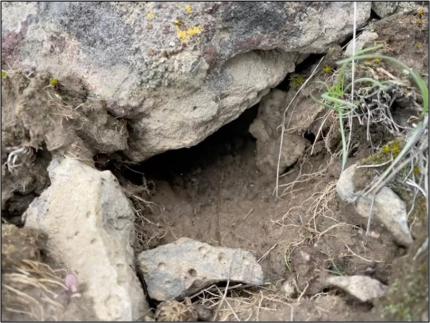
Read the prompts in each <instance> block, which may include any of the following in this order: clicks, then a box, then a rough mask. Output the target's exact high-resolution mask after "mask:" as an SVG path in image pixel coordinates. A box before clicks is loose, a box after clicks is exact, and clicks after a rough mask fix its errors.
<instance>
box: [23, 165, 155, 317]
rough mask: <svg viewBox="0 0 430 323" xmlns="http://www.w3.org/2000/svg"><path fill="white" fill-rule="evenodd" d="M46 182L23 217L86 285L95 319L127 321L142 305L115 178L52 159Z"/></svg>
mask: <svg viewBox="0 0 430 323" xmlns="http://www.w3.org/2000/svg"><path fill="white" fill-rule="evenodd" d="M48 171H49V176H50V179H51V186H50V187H49V188H47V189H46V190H45V191H44V192H43V193H42V195H41V196H40V197H39V198H37V199H35V200H34V201H33V202H32V203H31V204H30V206H29V208H28V209H27V211H26V212H25V214H24V215H23V217H24V219H25V227H26V228H35V229H39V230H41V231H42V232H44V233H46V234H47V236H48V241H47V249H48V251H49V252H50V253H51V254H52V256H53V257H54V258H56V259H61V261H62V262H64V264H65V265H66V267H68V269H69V270H70V272H73V273H74V274H76V282H78V281H79V283H84V284H85V285H86V290H85V296H88V297H90V298H92V299H93V304H94V305H93V310H94V312H95V313H96V315H97V317H98V318H99V319H100V320H105V321H108V320H109V321H110V320H123V321H130V320H133V319H137V318H138V317H141V316H142V315H143V313H144V311H145V309H146V308H147V305H146V301H145V298H144V294H143V290H142V288H141V287H140V282H139V280H138V279H137V276H136V274H135V272H134V271H133V269H132V267H133V258H134V257H133V250H132V248H131V244H132V242H133V240H132V239H133V230H134V226H133V225H134V214H133V210H132V208H131V206H130V202H129V201H128V200H127V198H126V196H125V195H124V193H123V192H122V190H121V188H120V186H119V184H118V181H117V180H116V178H115V177H114V176H113V175H112V173H111V172H109V171H104V172H100V171H98V170H96V169H94V168H92V167H90V166H87V165H85V164H83V163H82V162H80V161H78V160H74V159H69V158H66V159H63V160H58V159H54V160H53V161H52V162H51V164H50V166H49V168H48Z"/></svg>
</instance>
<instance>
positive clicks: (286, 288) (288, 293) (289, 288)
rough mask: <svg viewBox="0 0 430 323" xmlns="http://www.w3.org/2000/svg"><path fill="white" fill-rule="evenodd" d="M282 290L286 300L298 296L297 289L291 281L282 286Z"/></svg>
mask: <svg viewBox="0 0 430 323" xmlns="http://www.w3.org/2000/svg"><path fill="white" fill-rule="evenodd" d="M281 290H282V292H283V294H284V296H285V297H286V298H292V297H293V296H294V294H296V288H295V287H294V284H293V282H292V281H291V280H287V281H285V282H284V283H283V284H282V286H281Z"/></svg>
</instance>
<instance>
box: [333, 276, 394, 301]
mask: <svg viewBox="0 0 430 323" xmlns="http://www.w3.org/2000/svg"><path fill="white" fill-rule="evenodd" d="M326 283H327V285H331V286H335V287H338V288H341V289H343V290H344V291H345V292H347V293H348V294H350V295H352V296H354V297H356V298H357V299H359V300H360V301H362V302H368V301H370V300H372V299H375V298H378V297H382V296H384V295H385V293H386V292H387V290H388V287H387V286H385V285H384V284H382V283H381V282H380V281H378V280H376V279H373V278H370V277H368V276H361V275H355V276H329V277H328V278H327V280H326Z"/></svg>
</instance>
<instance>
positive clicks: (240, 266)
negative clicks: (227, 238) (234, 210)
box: [138, 238, 263, 301]
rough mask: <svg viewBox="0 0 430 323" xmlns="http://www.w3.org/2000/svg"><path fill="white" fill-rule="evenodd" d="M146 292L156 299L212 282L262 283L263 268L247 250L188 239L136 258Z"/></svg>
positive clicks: (170, 296) (192, 291)
mask: <svg viewBox="0 0 430 323" xmlns="http://www.w3.org/2000/svg"><path fill="white" fill-rule="evenodd" d="M138 262H139V266H140V270H141V271H142V274H143V276H144V279H145V282H146V285H147V288H148V294H149V296H150V297H151V298H153V299H156V300H158V301H164V300H169V299H173V298H176V297H183V296H187V295H190V294H192V293H195V292H196V291H198V290H200V289H202V288H205V287H207V286H209V285H211V284H213V283H217V282H221V281H227V280H228V279H229V280H230V281H231V282H242V283H245V284H251V285H261V284H262V283H263V271H262V269H261V266H260V265H259V264H258V263H257V261H256V259H255V257H254V256H253V255H252V254H251V253H250V252H248V251H244V250H241V249H231V248H224V247H213V246H211V245H209V244H206V243H202V242H199V241H195V240H191V239H188V238H181V239H179V240H177V241H175V242H173V243H169V244H166V245H163V246H159V247H157V248H155V249H151V250H146V251H143V252H142V253H140V255H139V257H138Z"/></svg>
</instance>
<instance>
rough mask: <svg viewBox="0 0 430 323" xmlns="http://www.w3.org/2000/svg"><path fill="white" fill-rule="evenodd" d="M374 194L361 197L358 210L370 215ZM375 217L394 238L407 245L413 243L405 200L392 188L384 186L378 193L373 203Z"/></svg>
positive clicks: (363, 214)
mask: <svg viewBox="0 0 430 323" xmlns="http://www.w3.org/2000/svg"><path fill="white" fill-rule="evenodd" d="M371 204H372V196H369V197H367V198H365V197H360V198H359V199H358V200H357V204H356V206H355V208H356V210H357V212H358V213H359V214H360V215H361V216H363V217H368V216H369V211H370V207H371ZM373 212H374V214H375V217H376V218H377V219H378V220H379V221H380V222H381V223H382V224H383V225H384V226H385V227H386V228H387V230H388V231H390V232H391V234H392V235H393V237H394V239H395V240H396V241H397V242H398V243H400V244H402V245H405V246H409V245H410V244H412V242H413V240H412V235H411V232H410V230H409V227H408V216H407V214H408V213H407V210H406V205H405V202H403V201H402V200H401V199H400V197H399V196H398V195H397V194H396V193H394V192H393V191H392V190H391V189H390V188H388V187H383V188H382V189H381V190H380V191H379V192H378V194H376V197H375V201H374V204H373Z"/></svg>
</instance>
